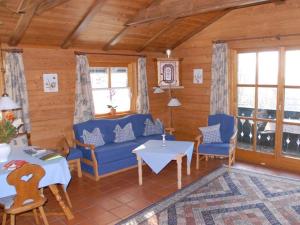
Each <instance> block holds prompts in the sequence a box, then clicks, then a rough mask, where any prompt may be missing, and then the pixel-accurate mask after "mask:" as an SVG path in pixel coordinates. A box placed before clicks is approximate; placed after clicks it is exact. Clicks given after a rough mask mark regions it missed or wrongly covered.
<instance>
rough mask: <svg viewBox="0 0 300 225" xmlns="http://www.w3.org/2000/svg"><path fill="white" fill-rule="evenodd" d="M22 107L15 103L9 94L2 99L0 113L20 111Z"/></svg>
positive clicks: (0, 99) (0, 100)
mask: <svg viewBox="0 0 300 225" xmlns="http://www.w3.org/2000/svg"><path fill="white" fill-rule="evenodd" d="M18 108H20V106H19V105H18V104H17V103H15V102H14V101H13V100H12V99H11V98H10V97H9V96H8V95H7V94H4V95H3V96H2V97H1V98H0V111H3V110H12V109H18Z"/></svg>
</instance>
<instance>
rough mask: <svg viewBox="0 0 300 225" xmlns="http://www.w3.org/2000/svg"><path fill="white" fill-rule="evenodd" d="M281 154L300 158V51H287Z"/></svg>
mask: <svg viewBox="0 0 300 225" xmlns="http://www.w3.org/2000/svg"><path fill="white" fill-rule="evenodd" d="M284 55H285V60H284V61H285V63H284V68H285V69H284V81H283V82H284V98H283V107H284V113H283V114H284V115H283V126H282V127H283V128H282V135H281V136H282V143H281V154H282V155H283V156H286V157H293V158H300V50H285V54H284Z"/></svg>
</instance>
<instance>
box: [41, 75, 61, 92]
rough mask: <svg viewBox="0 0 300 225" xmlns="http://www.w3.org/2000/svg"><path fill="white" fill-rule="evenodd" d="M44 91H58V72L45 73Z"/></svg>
mask: <svg viewBox="0 0 300 225" xmlns="http://www.w3.org/2000/svg"><path fill="white" fill-rule="evenodd" d="M43 81H44V92H58V76H57V73H44V74H43Z"/></svg>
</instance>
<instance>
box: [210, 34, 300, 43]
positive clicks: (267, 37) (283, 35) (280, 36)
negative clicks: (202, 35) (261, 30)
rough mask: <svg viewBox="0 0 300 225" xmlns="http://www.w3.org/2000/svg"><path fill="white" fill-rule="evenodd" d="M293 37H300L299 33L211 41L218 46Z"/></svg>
mask: <svg viewBox="0 0 300 225" xmlns="http://www.w3.org/2000/svg"><path fill="white" fill-rule="evenodd" d="M293 36H300V33H294V34H278V35H270V36H260V37H249V38H235V39H224V40H216V41H213V43H214V44H220V43H225V42H233V41H250V40H258V39H271V38H275V39H276V40H280V39H281V38H285V37H293Z"/></svg>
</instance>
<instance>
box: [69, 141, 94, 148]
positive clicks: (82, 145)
mask: <svg viewBox="0 0 300 225" xmlns="http://www.w3.org/2000/svg"><path fill="white" fill-rule="evenodd" d="M74 142H75V144H76V145H79V146H81V147H84V148H88V149H91V150H95V145H90V144H84V143H81V142H80V141H78V140H74Z"/></svg>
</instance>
